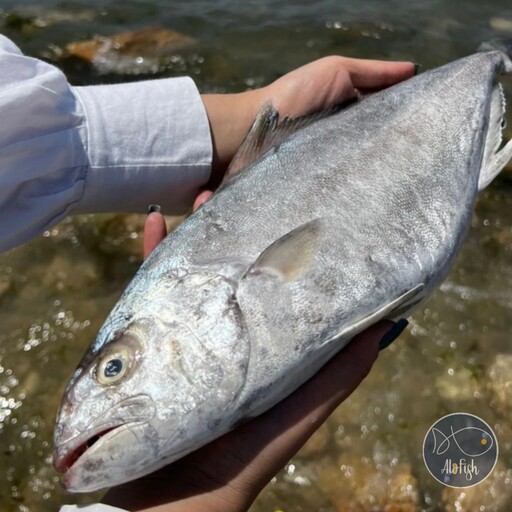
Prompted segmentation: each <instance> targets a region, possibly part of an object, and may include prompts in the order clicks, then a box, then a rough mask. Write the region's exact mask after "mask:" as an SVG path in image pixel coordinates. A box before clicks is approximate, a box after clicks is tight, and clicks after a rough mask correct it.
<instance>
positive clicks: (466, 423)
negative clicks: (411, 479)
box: [423, 413, 498, 488]
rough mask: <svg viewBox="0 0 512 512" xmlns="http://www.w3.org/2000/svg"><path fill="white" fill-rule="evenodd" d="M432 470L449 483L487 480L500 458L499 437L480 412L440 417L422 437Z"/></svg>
mask: <svg viewBox="0 0 512 512" xmlns="http://www.w3.org/2000/svg"><path fill="white" fill-rule="evenodd" d="M423 460H424V462H425V465H426V466H427V469H428V470H429V472H430V474H431V475H432V476H433V477H434V478H435V479H436V480H437V481H438V482H440V483H442V484H443V485H447V486H449V487H456V488H461V487H472V486H474V485H477V484H479V483H480V482H482V481H483V480H485V479H486V478H487V477H488V476H489V475H490V474H491V472H492V470H493V469H494V466H495V465H496V462H497V460H498V441H497V439H496V435H495V434H494V432H493V430H492V428H491V427H490V426H489V425H488V424H487V423H486V422H485V421H484V420H482V419H481V418H479V417H478V416H474V415H472V414H468V413H454V414H449V415H447V416H444V417H442V418H441V419H439V420H437V421H436V422H435V423H434V425H432V426H431V427H430V429H429V430H428V431H427V434H426V436H425V439H424V441H423Z"/></svg>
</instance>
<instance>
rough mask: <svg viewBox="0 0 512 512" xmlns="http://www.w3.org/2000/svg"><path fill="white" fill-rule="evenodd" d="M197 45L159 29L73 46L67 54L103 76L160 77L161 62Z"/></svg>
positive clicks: (69, 47)
mask: <svg viewBox="0 0 512 512" xmlns="http://www.w3.org/2000/svg"><path fill="white" fill-rule="evenodd" d="M194 44H195V41H194V39H192V38H191V37H188V36H186V35H184V34H181V33H179V32H176V31H174V30H169V29H166V28H162V27H158V26H156V27H145V28H142V29H140V30H136V31H135V32H124V33H122V34H117V35H114V36H112V37H106V36H96V37H95V38H93V39H89V40H87V41H78V42H74V43H70V44H68V45H67V46H66V52H67V53H68V55H70V56H73V57H77V58H79V59H82V60H84V61H86V62H88V63H90V64H92V65H93V66H94V67H95V68H97V70H98V71H99V72H101V73H119V74H140V73H156V72H157V71H159V69H160V67H161V65H162V64H163V63H162V62H161V59H164V60H166V59H169V58H171V57H172V56H173V55H176V54H177V53H178V52H179V51H181V50H184V49H187V48H191V47H192V46H193V45H194Z"/></svg>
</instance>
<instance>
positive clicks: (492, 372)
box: [487, 354, 512, 421]
mask: <svg viewBox="0 0 512 512" xmlns="http://www.w3.org/2000/svg"><path fill="white" fill-rule="evenodd" d="M487 375H488V379H487V389H488V391H489V394H490V398H491V404H492V405H494V406H495V407H496V409H497V410H498V412H499V413H500V414H501V415H503V416H504V417H505V419H507V420H508V421H511V420H512V354H498V355H497V356H496V357H495V359H494V361H493V363H492V364H491V366H490V367H489V370H488V373H487Z"/></svg>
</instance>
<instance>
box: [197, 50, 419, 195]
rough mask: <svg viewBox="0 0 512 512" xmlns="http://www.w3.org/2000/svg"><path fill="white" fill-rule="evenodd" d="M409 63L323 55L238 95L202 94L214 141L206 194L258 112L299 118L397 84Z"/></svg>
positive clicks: (409, 74)
mask: <svg viewBox="0 0 512 512" xmlns="http://www.w3.org/2000/svg"><path fill="white" fill-rule="evenodd" d="M414 71H415V66H414V64H413V63H411V62H386V61H378V60H362V59H351V58H348V57H338V56H331V57H324V58H323V59H319V60H316V61H314V62H311V63H309V64H306V65H305V66H302V67H300V68H298V69H295V70H294V71H291V72H289V73H287V74H286V75H284V76H282V77H281V78H279V79H278V80H276V81H275V82H272V83H271V84H269V85H267V86H266V87H262V88H260V89H255V90H252V91H246V92H243V93H238V94H205V95H203V96H202V99H203V103H204V105H205V108H206V112H207V114H208V119H209V121H210V129H211V133H212V141H213V163H212V175H211V179H210V182H209V184H208V186H207V187H206V188H207V189H208V190H213V189H215V188H216V187H217V186H218V185H219V183H220V182H221V181H222V178H223V176H224V173H225V171H226V168H227V166H228V164H229V162H230V161H231V160H232V158H233V156H234V154H235V153H236V151H237V149H238V148H239V146H240V144H241V143H242V141H243V138H244V137H245V134H246V133H247V132H248V130H249V128H250V126H251V124H252V122H253V121H254V119H255V117H256V114H257V113H258V111H259V110H260V108H261V107H262V106H263V105H264V104H265V103H268V102H269V101H270V102H271V103H272V104H273V105H274V107H275V108H276V109H277V110H278V112H279V114H280V115H281V116H288V117H299V116H302V115H306V114H311V113H313V112H317V111H319V110H322V109H325V108H329V107H332V106H334V105H336V104H338V103H343V102H344V101H347V100H350V99H353V98H355V97H357V96H359V95H364V94H368V93H370V92H374V91H376V90H379V89H384V88H386V87H389V86H390V85H393V84H395V83H397V82H401V81H402V80H405V79H407V78H410V77H412V76H413V75H414Z"/></svg>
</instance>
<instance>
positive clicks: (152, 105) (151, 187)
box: [73, 77, 212, 214]
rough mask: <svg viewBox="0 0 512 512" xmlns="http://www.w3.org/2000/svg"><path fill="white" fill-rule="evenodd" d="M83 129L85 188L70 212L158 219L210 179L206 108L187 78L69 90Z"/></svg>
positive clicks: (178, 209) (186, 203) (180, 208)
mask: <svg viewBox="0 0 512 512" xmlns="http://www.w3.org/2000/svg"><path fill="white" fill-rule="evenodd" d="M73 92H74V94H75V96H76V97H77V99H78V101H79V103H80V104H81V107H82V108H83V110H84V114H85V119H86V121H87V129H86V130H85V131H83V132H82V133H81V136H82V137H83V144H84V146H85V148H86V151H87V153H88V157H89V166H88V169H87V174H86V177H85V188H84V193H83V196H82V199H81V201H80V203H79V205H78V207H77V208H76V210H75V212H76V213H85V212H87V213H95V212H113V211H118V212H141V213H142V212H145V211H146V210H147V207H148V205H149V204H151V203H156V204H160V205H161V206H162V208H163V213H165V214H180V213H183V212H184V211H185V210H186V209H187V208H188V207H190V206H191V204H192V201H193V199H194V196H195V194H196V192H197V190H198V189H199V187H200V186H202V185H205V184H206V183H207V182H208V179H209V177H210V170H211V161H212V142H211V135H210V127H209V123H208V118H207V115H206V111H205V108H204V105H203V102H202V100H201V97H200V95H199V92H198V91H197V88H196V86H195V84H194V82H193V81H192V80H191V79H190V78H187V77H184V78H170V79H161V80H148V81H143V82H135V83H127V84H115V85H108V86H104V85H96V86H88V87H74V88H73Z"/></svg>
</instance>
